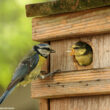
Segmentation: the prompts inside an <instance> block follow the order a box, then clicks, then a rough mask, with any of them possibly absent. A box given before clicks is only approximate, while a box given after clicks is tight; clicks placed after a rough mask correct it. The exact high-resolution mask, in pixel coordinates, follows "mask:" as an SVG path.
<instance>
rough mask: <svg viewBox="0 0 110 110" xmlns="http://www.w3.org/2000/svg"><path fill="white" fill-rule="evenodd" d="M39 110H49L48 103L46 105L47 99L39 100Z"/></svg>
mask: <svg viewBox="0 0 110 110" xmlns="http://www.w3.org/2000/svg"><path fill="white" fill-rule="evenodd" d="M39 107H40V108H39V110H49V109H48V107H49V103H48V99H40V101H39Z"/></svg>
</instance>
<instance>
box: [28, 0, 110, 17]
mask: <svg viewBox="0 0 110 110" xmlns="http://www.w3.org/2000/svg"><path fill="white" fill-rule="evenodd" d="M108 5H110V1H109V0H100V1H99V0H57V1H53V0H52V1H50V2H43V3H36V4H28V5H26V15H27V17H34V16H37V17H39V16H48V15H53V14H61V13H66V12H75V11H80V10H86V9H90V8H96V7H103V6H108Z"/></svg>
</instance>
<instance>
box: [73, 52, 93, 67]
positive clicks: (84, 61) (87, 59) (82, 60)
mask: <svg viewBox="0 0 110 110" xmlns="http://www.w3.org/2000/svg"><path fill="white" fill-rule="evenodd" d="M75 59H76V60H77V62H78V63H79V65H81V66H87V65H89V64H91V62H92V53H89V54H86V55H81V56H75Z"/></svg>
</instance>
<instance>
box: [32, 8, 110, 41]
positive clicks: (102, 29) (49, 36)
mask: <svg viewBox="0 0 110 110" xmlns="http://www.w3.org/2000/svg"><path fill="white" fill-rule="evenodd" d="M102 33H110V8H99V9H92V10H87V11H83V12H78V13H69V14H64V15H58V16H51V17H43V18H33V20H32V39H33V40H36V41H51V40H59V39H67V38H70V37H79V36H81V35H82V36H81V37H84V36H87V35H90V34H93V35H96V34H102Z"/></svg>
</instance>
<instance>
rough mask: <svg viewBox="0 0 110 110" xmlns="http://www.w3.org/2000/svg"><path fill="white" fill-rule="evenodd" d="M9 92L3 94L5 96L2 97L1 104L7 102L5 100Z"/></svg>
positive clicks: (0, 98)
mask: <svg viewBox="0 0 110 110" xmlns="http://www.w3.org/2000/svg"><path fill="white" fill-rule="evenodd" d="M8 94H9V91H6V92H4V93H3V95H2V96H1V97H0V104H1V103H2V102H3V101H4V100H5V98H6V97H7V96H8Z"/></svg>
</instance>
